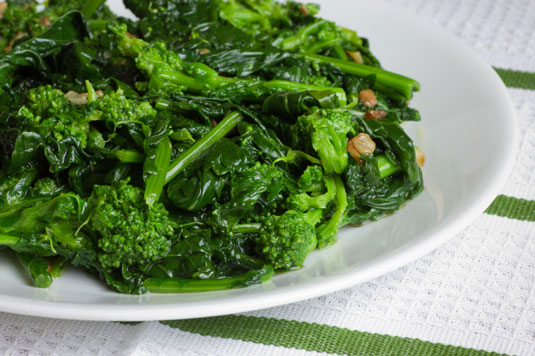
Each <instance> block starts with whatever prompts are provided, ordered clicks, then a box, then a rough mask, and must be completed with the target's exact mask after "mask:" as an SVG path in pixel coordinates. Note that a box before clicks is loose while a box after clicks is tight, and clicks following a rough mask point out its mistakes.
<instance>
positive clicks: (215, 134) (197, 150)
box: [165, 111, 243, 184]
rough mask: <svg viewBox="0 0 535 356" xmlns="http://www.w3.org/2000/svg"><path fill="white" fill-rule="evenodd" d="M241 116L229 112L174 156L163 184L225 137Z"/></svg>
mask: <svg viewBox="0 0 535 356" xmlns="http://www.w3.org/2000/svg"><path fill="white" fill-rule="evenodd" d="M242 118H243V117H242V115H241V114H240V113H239V112H237V111H233V112H231V113H230V114H228V115H227V116H226V117H225V118H224V119H223V120H222V121H221V122H220V123H219V124H217V125H216V126H215V127H214V128H213V129H211V130H210V131H209V132H208V133H207V134H206V135H205V136H203V137H202V138H200V139H199V140H197V141H196V142H195V143H194V144H193V145H191V146H190V147H189V148H188V149H187V150H186V151H185V152H184V153H182V154H181V155H180V156H178V158H176V159H175V160H174V161H173V163H171V165H170V166H169V170H168V171H167V175H166V177H165V184H167V183H169V182H170V181H171V180H172V179H173V178H175V177H176V176H177V175H178V174H179V173H180V172H182V171H183V170H184V169H185V168H186V167H187V166H189V165H190V164H191V163H192V162H193V161H195V160H196V159H197V158H198V157H199V156H200V155H201V154H202V153H203V152H204V151H206V150H207V149H208V148H209V147H210V146H212V145H213V144H214V143H215V142H217V141H218V140H220V139H222V138H223V137H225V135H226V134H228V133H229V132H230V130H232V129H233V128H234V127H235V126H236V125H237V124H238V123H239V122H240V121H241V120H242Z"/></svg>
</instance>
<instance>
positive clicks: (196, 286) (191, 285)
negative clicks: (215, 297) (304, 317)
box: [143, 267, 274, 293]
mask: <svg viewBox="0 0 535 356" xmlns="http://www.w3.org/2000/svg"><path fill="white" fill-rule="evenodd" d="M273 274H274V271H273V268H271V267H264V268H262V269H260V270H252V271H249V272H246V273H244V274H242V275H239V276H236V277H231V278H220V279H182V278H148V279H146V280H145V282H144V283H143V286H144V287H146V288H147V289H148V290H149V291H150V292H154V293H197V292H208V291H219V290H226V289H231V288H240V287H246V286H249V285H251V284H258V283H264V282H267V281H269V280H270V279H271V276H273Z"/></svg>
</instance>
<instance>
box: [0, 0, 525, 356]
mask: <svg viewBox="0 0 535 356" xmlns="http://www.w3.org/2000/svg"><path fill="white" fill-rule="evenodd" d="M389 1H390V2H391V3H393V4H394V5H395V6H401V7H404V8H407V9H409V10H410V11H413V12H416V13H419V14H420V15H422V16H424V17H428V18H432V19H434V20H435V21H436V22H437V23H439V24H440V25H441V26H442V27H444V28H445V29H446V30H447V31H448V32H450V33H452V34H454V35H455V36H457V37H458V38H459V39H460V40H462V41H463V42H465V43H466V44H468V45H469V46H470V47H472V48H473V49H474V50H475V51H476V52H478V53H479V55H480V56H481V57H482V58H483V59H484V60H485V61H486V62H487V63H489V64H491V65H492V66H493V67H494V68H495V69H496V71H497V72H498V74H499V75H500V77H502V79H503V80H504V82H505V84H506V85H507V87H508V90H509V94H510V95H511V98H512V99H513V102H514V104H515V107H516V110H517V115H518V118H519V124H520V131H521V137H520V142H519V147H520V151H519V155H518V157H517V160H516V162H515V167H514V169H513V173H512V174H511V177H510V179H509V181H508V183H507V185H506V186H505V187H504V188H503V190H502V192H501V194H500V195H499V196H498V197H497V198H496V200H495V201H494V203H492V205H491V206H490V207H489V208H488V209H487V211H486V213H485V214H482V215H481V216H480V217H479V218H478V219H477V220H476V221H475V222H474V223H473V224H471V225H470V226H469V227H468V228H466V229H465V230H464V231H462V232H461V233H459V234H458V235H457V236H455V237H454V238H453V239H452V240H451V241H450V242H448V243H447V244H445V245H443V246H441V247H440V248H438V249H436V250H435V251H433V252H431V253H429V254H428V255H426V256H424V257H422V258H420V259H418V260H416V261H414V262H412V263H410V264H408V265H406V266H404V267H402V268H400V269H398V270H395V271H393V272H391V273H388V274H386V275H384V276H381V277H379V278H376V279H374V280H371V281H369V282H366V283H363V284H360V285H357V286H354V287H352V288H349V289H346V290H343V291H340V292H336V293H333V294H329V295H326V296H323V297H319V298H314V299H310V300H307V301H304V302H300V303H294V304H289V305H286V306H282V307H277V308H270V309H265V310H260V311H256V312H251V313H245V314H240V315H230V316H223V317H216V318H208V319H195V320H184V321H166V322H144V323H129V324H127V323H112V322H83V321H65V320H56V319H44V318H34V317H28V316H20V315H14V314H7V313H0V355H72V354H77V355H199V356H200V355H203V356H204V355H326V354H338V355H346V354H347V355H369V356H375V355H397V354H403V355H415V354H419V355H451V354H456V355H486V354H489V353H490V352H496V353H504V354H507V355H533V354H535V242H534V240H535V1H531V0H510V1H508V0H501V1H500V0H467V1H461V0H446V1H442V0H389Z"/></svg>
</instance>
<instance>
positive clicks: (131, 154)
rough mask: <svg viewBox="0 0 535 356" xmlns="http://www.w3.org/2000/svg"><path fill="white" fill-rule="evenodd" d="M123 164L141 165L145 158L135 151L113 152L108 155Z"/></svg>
mask: <svg viewBox="0 0 535 356" xmlns="http://www.w3.org/2000/svg"><path fill="white" fill-rule="evenodd" d="M109 156H110V157H111V158H116V159H118V160H119V161H121V162H123V163H142V162H143V160H144V159H145V156H144V155H143V154H142V153H140V152H138V151H136V150H132V149H130V150H115V151H113V152H111V153H110V154H109Z"/></svg>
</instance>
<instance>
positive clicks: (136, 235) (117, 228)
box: [89, 181, 175, 270]
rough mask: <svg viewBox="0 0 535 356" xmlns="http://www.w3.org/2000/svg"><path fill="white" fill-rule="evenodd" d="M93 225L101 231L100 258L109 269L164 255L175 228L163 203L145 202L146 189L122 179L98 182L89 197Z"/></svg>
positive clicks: (105, 267) (103, 265)
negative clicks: (114, 182)
mask: <svg viewBox="0 0 535 356" xmlns="http://www.w3.org/2000/svg"><path fill="white" fill-rule="evenodd" d="M89 204H90V206H91V207H92V209H93V210H92V212H91V219H90V221H89V228H90V229H91V230H93V231H96V232H98V235H99V236H98V242H97V244H98V248H99V249H100V251H99V252H98V260H99V262H100V263H101V264H102V267H103V268H104V269H107V270H112V269H115V268H121V267H129V266H132V265H137V266H144V265H146V264H148V263H150V262H152V261H156V260H158V259H160V258H162V257H164V256H165V255H166V254H167V252H168V251H169V248H170V246H171V240H172V239H173V237H174V235H175V230H174V228H173V226H172V224H171V221H170V220H169V219H168V212H167V210H166V209H165V207H164V206H163V205H162V204H160V203H155V204H154V205H153V206H152V208H149V207H148V206H147V205H146V204H145V200H144V198H143V191H142V190H141V189H139V188H137V187H134V186H132V185H130V184H128V182H127V181H123V182H121V184H120V185H119V186H118V187H113V186H106V185H97V186H95V187H94V189H93V194H92V195H91V197H90V198H89Z"/></svg>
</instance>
